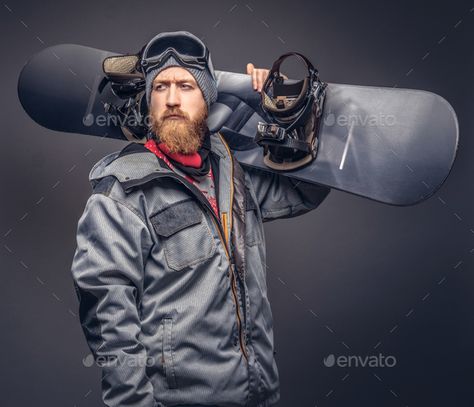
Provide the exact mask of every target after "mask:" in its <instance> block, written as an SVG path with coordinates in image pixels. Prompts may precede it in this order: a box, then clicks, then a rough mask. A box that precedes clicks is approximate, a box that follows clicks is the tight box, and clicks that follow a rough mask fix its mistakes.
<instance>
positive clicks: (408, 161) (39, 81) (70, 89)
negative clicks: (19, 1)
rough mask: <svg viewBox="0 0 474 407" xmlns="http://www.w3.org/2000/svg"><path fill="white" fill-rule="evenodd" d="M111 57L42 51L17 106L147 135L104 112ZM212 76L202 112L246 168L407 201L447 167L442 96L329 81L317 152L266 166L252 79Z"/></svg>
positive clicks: (107, 132)
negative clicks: (299, 162)
mask: <svg viewBox="0 0 474 407" xmlns="http://www.w3.org/2000/svg"><path fill="white" fill-rule="evenodd" d="M113 55H120V54H118V53H114V52H110V51H104V50H99V49H95V48H90V47H85V46H81V45H74V44H60V45H55V46H52V47H49V48H46V49H43V50H42V51H40V52H38V53H37V54H35V55H33V56H32V57H31V59H30V60H29V61H28V62H27V63H26V64H25V66H24V67H23V69H22V71H21V73H20V76H19V81H18V96H19V100H20V102H21V105H22V106H23V108H24V110H25V111H26V112H27V114H28V115H29V116H30V117H31V118H32V119H33V120H34V121H35V122H37V123H38V124H40V125H42V126H44V127H46V128H48V129H51V130H56V131H59V132H63V133H76V134H85V135H91V136H99V137H107V138H113V139H123V140H127V139H128V140H133V141H136V142H142V143H143V142H145V141H146V140H145V138H141V139H139V138H137V137H136V136H134V134H133V133H130V131H124V130H123V129H124V126H123V125H124V123H123V121H122V120H123V117H121V116H120V115H117V114H112V111H111V109H110V106H120V105H123V104H124V103H125V101H124V99H121V98H120V97H118V96H117V94H116V92H114V90H113V89H112V86H111V83H110V81H109V80H108V79H107V78H106V77H105V74H104V72H103V66H102V64H103V61H104V59H105V58H106V57H109V56H113ZM216 76H217V81H218V99H217V101H216V102H215V103H214V104H213V105H212V106H211V109H210V111H209V117H208V126H209V129H210V130H211V131H212V132H217V131H219V132H220V133H221V134H222V135H223V137H224V138H225V139H226V141H227V142H228V143H229V146H230V148H231V149H232V151H233V154H234V157H235V158H236V159H237V160H238V161H239V162H240V163H241V164H242V165H243V166H249V167H257V168H260V169H262V170H266V171H269V172H280V173H283V174H284V176H288V177H292V178H295V179H297V180H301V181H305V182H310V183H315V184H320V185H324V186H328V187H330V188H334V189H337V190H341V191H345V192H348V193H351V194H355V195H358V196H362V197H365V198H369V199H372V200H375V201H378V202H382V203H386V204H391V205H400V206H406V205H413V204H416V203H418V202H421V201H423V200H425V199H427V198H429V197H430V196H431V195H433V194H434V193H435V192H436V190H437V189H438V188H439V187H440V186H441V185H442V183H443V182H444V181H445V179H446V177H447V176H448V174H449V171H450V169H451V167H452V165H453V162H454V159H455V155H456V150H457V146H458V122H457V118H456V114H455V112H454V110H453V108H452V107H451V105H450V104H449V103H448V102H447V101H446V100H445V99H443V98H442V97H441V96H439V95H437V94H435V93H432V92H428V91H422V90H411V89H395V88H385V87H371V86H357V85H346V84H336V83H328V86H327V87H326V97H325V102H324V108H323V113H322V116H321V123H320V127H319V132H318V139H319V146H318V152H317V156H316V158H315V159H314V160H313V161H312V162H311V163H310V164H308V165H306V166H304V167H302V168H299V169H295V170H291V171H277V170H273V169H271V168H269V167H267V166H266V165H265V164H264V162H263V149H262V148H261V147H259V146H258V145H257V144H255V143H254V142H253V139H254V137H255V135H256V129H257V124H258V122H259V121H261V122H268V120H269V119H268V116H267V115H266V114H265V112H264V111H263V109H262V107H261V96H260V93H259V92H257V91H255V90H253V88H252V81H251V78H250V76H249V75H245V74H239V73H232V72H224V71H216ZM127 124H128V123H127Z"/></svg>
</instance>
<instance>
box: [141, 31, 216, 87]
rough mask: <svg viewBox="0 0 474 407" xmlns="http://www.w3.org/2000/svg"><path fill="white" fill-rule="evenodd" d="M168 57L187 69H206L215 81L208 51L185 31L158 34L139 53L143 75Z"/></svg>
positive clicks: (200, 42) (198, 40)
mask: <svg viewBox="0 0 474 407" xmlns="http://www.w3.org/2000/svg"><path fill="white" fill-rule="evenodd" d="M170 56H173V57H174V58H175V59H176V60H177V61H178V62H179V63H180V64H181V65H183V66H184V67H188V68H195V69H200V70H204V69H207V70H208V71H209V73H210V74H211V76H212V77H213V78H214V79H215V74H214V67H213V65H212V61H211V57H210V53H209V50H208V49H207V47H206V45H205V44H204V43H203V42H202V41H201V40H200V39H199V38H197V37H196V36H195V35H193V34H191V33H189V32H187V31H175V32H166V33H160V34H158V35H157V36H155V37H154V38H153V39H152V40H151V41H150V42H149V43H148V44H147V45H146V46H145V48H144V49H143V51H142V53H141V59H140V66H141V69H142V72H143V74H144V75H146V74H147V73H148V72H150V71H151V70H153V69H155V68H158V67H159V66H160V65H162V64H163V63H164V62H165V61H166V60H167V59H168V58H169V57H170Z"/></svg>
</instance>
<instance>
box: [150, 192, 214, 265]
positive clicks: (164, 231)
mask: <svg viewBox="0 0 474 407" xmlns="http://www.w3.org/2000/svg"><path fill="white" fill-rule="evenodd" d="M150 222H151V223H152V225H153V229H154V230H155V232H156V234H157V235H158V236H160V237H161V239H160V241H161V242H162V244H163V250H164V253H165V257H166V262H167V264H168V266H169V267H170V268H171V269H173V270H183V269H184V268H185V267H190V266H193V265H195V264H198V263H201V262H202V261H204V260H206V259H208V258H209V257H211V256H212V255H213V254H214V252H215V251H216V243H215V241H214V237H213V236H212V233H211V230H210V228H209V225H208V223H207V220H206V219H205V217H204V215H203V212H202V209H201V207H200V206H199V205H198V204H197V203H196V202H195V201H194V200H193V199H189V200H184V201H180V202H177V203H175V204H172V205H171V206H169V207H167V208H165V209H163V210H162V211H160V212H158V213H156V214H155V215H153V216H151V217H150Z"/></svg>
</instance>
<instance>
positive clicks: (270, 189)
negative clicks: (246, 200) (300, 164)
mask: <svg viewBox="0 0 474 407" xmlns="http://www.w3.org/2000/svg"><path fill="white" fill-rule="evenodd" d="M245 172H246V173H247V175H248V176H249V177H250V180H251V182H252V185H253V187H254V190H255V195H256V197H257V201H258V204H259V206H260V211H261V213H262V221H263V222H268V221H271V220H274V219H281V218H292V217H295V216H299V215H302V214H304V213H307V212H309V211H310V210H312V209H315V208H316V207H318V206H319V204H320V203H321V202H322V201H323V200H324V199H325V198H326V196H327V195H328V194H329V192H330V190H331V189H330V188H328V187H324V186H321V185H316V184H311V183H308V182H303V181H298V180H295V179H292V178H288V177H286V176H284V175H280V174H278V173H276V172H269V171H263V170H260V169H257V168H245Z"/></svg>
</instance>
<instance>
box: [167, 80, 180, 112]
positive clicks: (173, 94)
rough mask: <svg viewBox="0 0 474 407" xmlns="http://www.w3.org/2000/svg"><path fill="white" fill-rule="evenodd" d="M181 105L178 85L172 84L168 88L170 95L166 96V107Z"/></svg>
mask: <svg viewBox="0 0 474 407" xmlns="http://www.w3.org/2000/svg"><path fill="white" fill-rule="evenodd" d="M179 105H180V98H179V92H178V90H177V89H176V85H175V84H171V86H170V87H169V88H168V94H167V95H166V106H168V107H172V106H179Z"/></svg>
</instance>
